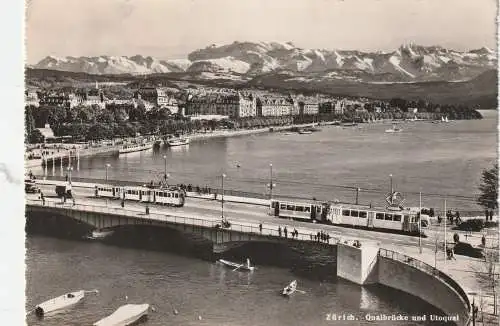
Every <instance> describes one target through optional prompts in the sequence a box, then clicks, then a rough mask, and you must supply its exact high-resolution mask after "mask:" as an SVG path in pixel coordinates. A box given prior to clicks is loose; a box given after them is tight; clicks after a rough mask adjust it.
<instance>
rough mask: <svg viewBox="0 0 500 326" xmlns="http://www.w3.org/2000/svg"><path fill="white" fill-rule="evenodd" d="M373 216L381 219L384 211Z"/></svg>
mask: <svg viewBox="0 0 500 326" xmlns="http://www.w3.org/2000/svg"><path fill="white" fill-rule="evenodd" d="M375 218H376V219H377V220H383V219H384V213H377V214H375Z"/></svg>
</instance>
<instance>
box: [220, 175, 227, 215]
mask: <svg viewBox="0 0 500 326" xmlns="http://www.w3.org/2000/svg"><path fill="white" fill-rule="evenodd" d="M225 177H226V175H225V174H224V173H223V174H222V178H221V180H222V200H221V212H222V222H224V178H225Z"/></svg>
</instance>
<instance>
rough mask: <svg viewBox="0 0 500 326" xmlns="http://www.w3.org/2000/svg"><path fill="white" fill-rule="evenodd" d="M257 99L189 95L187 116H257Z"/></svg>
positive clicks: (233, 96) (218, 95) (246, 95)
mask: <svg viewBox="0 0 500 326" xmlns="http://www.w3.org/2000/svg"><path fill="white" fill-rule="evenodd" d="M256 112H257V110H256V99H255V97H253V96H252V95H251V94H242V93H234V92H233V93H210V94H207V95H204V96H203V95H191V94H190V95H189V96H188V98H187V101H186V108H185V114H186V115H188V116H198V115H217V116H228V117H230V118H246V117H254V116H255V115H256Z"/></svg>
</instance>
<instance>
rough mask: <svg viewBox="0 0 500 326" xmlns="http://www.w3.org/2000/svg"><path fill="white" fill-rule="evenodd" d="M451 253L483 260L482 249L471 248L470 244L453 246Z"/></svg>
mask: <svg viewBox="0 0 500 326" xmlns="http://www.w3.org/2000/svg"><path fill="white" fill-rule="evenodd" d="M453 251H454V252H455V254H456V255H462V256H469V257H474V258H484V253H483V249H481V248H476V247H473V246H472V245H471V244H470V243H467V242H459V243H457V244H455V247H454V248H453Z"/></svg>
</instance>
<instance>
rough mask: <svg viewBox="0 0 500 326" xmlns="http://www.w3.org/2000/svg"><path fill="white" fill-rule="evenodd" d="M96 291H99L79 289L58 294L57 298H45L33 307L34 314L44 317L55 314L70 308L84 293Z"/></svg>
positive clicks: (80, 299) (81, 298)
mask: <svg viewBox="0 0 500 326" xmlns="http://www.w3.org/2000/svg"><path fill="white" fill-rule="evenodd" d="M89 292H90V293H98V292H99V291H97V290H93V291H85V290H79V291H75V292H70V293H66V294H63V295H61V296H58V297H57V298H53V299H50V300H47V301H45V302H43V303H40V304H39V305H37V306H36V307H35V314H36V315H37V316H38V317H44V316H47V315H48V314H56V313H58V312H61V311H63V310H64V309H67V308H71V307H72V306H74V305H76V304H77V303H78V302H80V301H82V300H83V298H84V297H85V293H89Z"/></svg>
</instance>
